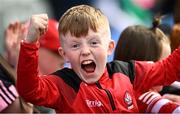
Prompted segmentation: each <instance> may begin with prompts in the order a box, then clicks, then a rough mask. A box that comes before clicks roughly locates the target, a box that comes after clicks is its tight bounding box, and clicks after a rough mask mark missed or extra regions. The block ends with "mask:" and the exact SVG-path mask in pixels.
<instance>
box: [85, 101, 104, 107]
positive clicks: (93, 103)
mask: <svg viewBox="0 0 180 114" xmlns="http://www.w3.org/2000/svg"><path fill="white" fill-rule="evenodd" d="M86 104H87V106H88V107H90V108H91V107H101V106H103V104H102V103H101V101H99V100H86Z"/></svg>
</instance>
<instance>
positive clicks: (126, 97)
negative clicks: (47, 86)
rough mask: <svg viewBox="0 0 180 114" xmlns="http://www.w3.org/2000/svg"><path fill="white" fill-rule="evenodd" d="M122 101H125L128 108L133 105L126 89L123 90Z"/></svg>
mask: <svg viewBox="0 0 180 114" xmlns="http://www.w3.org/2000/svg"><path fill="white" fill-rule="evenodd" d="M124 102H125V103H126V105H127V108H128V109H129V110H130V109H132V108H133V107H134V106H133V102H132V97H131V95H130V94H129V92H128V91H126V92H125V95H124Z"/></svg>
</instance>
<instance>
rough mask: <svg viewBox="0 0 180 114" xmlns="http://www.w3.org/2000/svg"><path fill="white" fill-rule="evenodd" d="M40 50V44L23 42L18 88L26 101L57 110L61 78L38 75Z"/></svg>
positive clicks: (19, 62)
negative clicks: (58, 84)
mask: <svg viewBox="0 0 180 114" xmlns="http://www.w3.org/2000/svg"><path fill="white" fill-rule="evenodd" d="M38 48H39V43H35V44H28V43H25V42H23V41H22V42H21V48H20V53H19V61H18V68H17V83H16V86H17V89H18V93H19V94H20V96H21V97H22V98H23V99H24V100H25V101H28V102H31V103H33V104H36V105H43V106H47V107H51V108H55V106H57V104H56V103H57V101H59V99H60V98H61V95H60V92H59V89H58V87H57V83H58V81H57V80H58V79H59V78H57V77H56V76H40V75H38ZM52 96H53V97H52Z"/></svg>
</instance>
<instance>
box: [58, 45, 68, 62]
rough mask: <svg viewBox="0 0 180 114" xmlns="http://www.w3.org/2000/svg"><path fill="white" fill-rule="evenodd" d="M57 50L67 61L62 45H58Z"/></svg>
mask: <svg viewBox="0 0 180 114" xmlns="http://www.w3.org/2000/svg"><path fill="white" fill-rule="evenodd" d="M58 52H59V55H61V56H62V57H63V58H64V60H65V61H68V59H67V57H66V53H65V52H64V50H63V49H62V47H59V48H58Z"/></svg>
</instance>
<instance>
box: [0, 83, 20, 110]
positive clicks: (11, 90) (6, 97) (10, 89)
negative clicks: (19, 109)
mask: <svg viewBox="0 0 180 114" xmlns="http://www.w3.org/2000/svg"><path fill="white" fill-rule="evenodd" d="M18 96H19V95H18V93H17V91H16V88H15V86H14V85H13V84H11V83H10V82H7V81H3V80H0V112H1V111H3V110H4V109H6V108H7V107H8V106H9V105H10V104H12V103H13V102H14V101H15V99H16V98H17V97H18Z"/></svg>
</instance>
